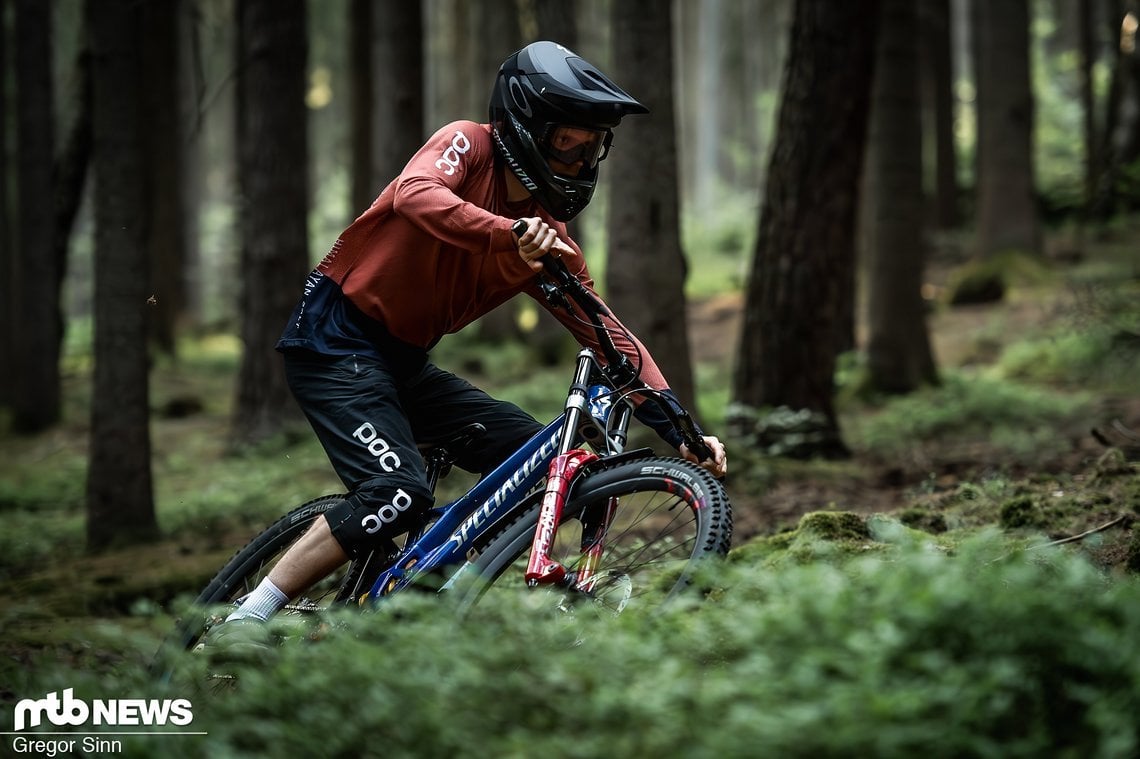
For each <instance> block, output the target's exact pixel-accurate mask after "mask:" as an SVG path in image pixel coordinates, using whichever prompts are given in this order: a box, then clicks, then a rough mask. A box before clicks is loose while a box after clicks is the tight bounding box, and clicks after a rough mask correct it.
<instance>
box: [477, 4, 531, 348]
mask: <svg viewBox="0 0 1140 759" xmlns="http://www.w3.org/2000/svg"><path fill="white" fill-rule="evenodd" d="M468 13H469V14H471V19H470V23H471V26H470V28H471V29H474V30H475V45H474V48H473V58H474V60H473V61H472V66H471V77H472V78H471V80H470V82H471V86H470V87H468V91H467V100H468V103H467V112H468V114H469V115H468V116H467V117H466V118H469V119H473V120H475V121H479V122H485V121H487V119H488V105H489V98H490V94H491V85H492V84H493V83H494V81H495V77H496V76H497V75H498V73H499V67H500V66H501V65H503V61H505V60H506V59H507V56H508V55H510V54H511V53H513V52H515V51H516V50H518V49H519V48H521V47H522V46H523V42H522V31H521V29H520V27H519V13H518V6H517V5H516V4H515V3H514V2H513V1H512V2H503V0H471V1H470V4H469V6H468ZM520 308H521V304H519V303H517V302H515V301H508V302H507V303H504V304H503V305H501V306H499V307H498V308H496V309H495V310H494V311H492V312H491V313H489V314H487V315H485V316H483V317H482V318H481V319H479V321H478V325H477V329H478V331H479V337H480V339H482V340H486V341H487V342H490V343H501V342H505V341H513V340H517V339H519V338H520V337H522V329H521V328H520V326H519V319H518V316H519V309H520Z"/></svg>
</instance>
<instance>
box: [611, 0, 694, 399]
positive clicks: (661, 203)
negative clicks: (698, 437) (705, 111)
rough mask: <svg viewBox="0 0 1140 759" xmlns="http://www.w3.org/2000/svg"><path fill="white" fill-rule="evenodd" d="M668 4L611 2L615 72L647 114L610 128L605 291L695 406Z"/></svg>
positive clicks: (680, 392)
mask: <svg viewBox="0 0 1140 759" xmlns="http://www.w3.org/2000/svg"><path fill="white" fill-rule="evenodd" d="M671 7H672V3H671V0H637V1H636V2H634V0H625V2H620V3H615V4H614V5H613V33H614V39H615V44H614V46H613V76H614V79H615V80H616V81H617V82H618V83H619V84H620V86H621V87H622V88H624V89H627V90H628V91H629V92H630V93H631V94H632V95H633V96H634V97H636V98H638V99H639V100H640V101H641V102H642V103H643V104H644V105H645V106H646V107H647V108H649V110H650V115H648V116H631V117H629V118H627V119H626V120H625V122H624V123H622V124H621V125H620V126H619V127H618V128H617V129H616V130H615V138H614V149H613V153H612V155H611V157H610V158H609V159H608V160H607V161H606V163H607V164H609V165H608V166H605V168H604V169H603V170H606V171H609V172H610V214H609V224H608V239H609V257H608V260H607V264H606V300H607V301H608V302H609V304H610V306H611V307H612V308H613V309H614V312H615V313H616V314H618V315H619V318H621V319H622V320H623V321H624V322H625V324H626V326H628V327H629V328H630V329H631V330H632V331H633V333H634V334H635V335H637V336H638V337H639V338H640V339H641V341H642V342H643V343H645V345H646V347H647V348H649V351H650V352H651V353H652V354H653V357H654V359H655V360H656V361H657V364H658V366H659V367H660V368H661V371H662V372H663V373H664V375H665V376H666V377H667V378H668V379H669V384H670V386H671V387H672V389H673V391H674V392H675V393H676V394H677V397H678V398H680V400H681V403H683V404H684V405H685V407H686V408H689V409H693V410H695V409H696V404H695V403H694V400H695V399H694V394H693V368H692V360H691V358H690V353H689V339H688V332H687V329H686V328H687V319H686V317H685V276H686V273H687V272H686V269H687V265H686V262H685V256H684V254H683V253H682V251H681V231H680V219H679V216H680V213H679V208H678V200H677V194H678V187H677V139H676V132H675V126H674V116H673V77H672V76H671V74H670V72H672V71H673V45H672V40H673V22H672V14H671V11H670V9H671ZM662 72H664V73H662ZM603 165H604V164H603Z"/></svg>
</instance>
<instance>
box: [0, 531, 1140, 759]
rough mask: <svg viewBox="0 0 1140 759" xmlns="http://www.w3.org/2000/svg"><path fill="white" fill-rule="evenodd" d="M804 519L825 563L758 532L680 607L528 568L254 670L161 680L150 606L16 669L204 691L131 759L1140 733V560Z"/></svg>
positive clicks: (1019, 742)
mask: <svg viewBox="0 0 1140 759" xmlns="http://www.w3.org/2000/svg"><path fill="white" fill-rule="evenodd" d="M801 531H802V534H801V535H800V537H798V538H796V539H794V540H793V541H792V542H793V545H792V546H791V547H790V549H789V550H786V551H783V552H782V553H785V554H794V553H795V552H796V551H798V550H803V551H808V552H810V553H811V555H812V556H813V557H814V558H813V560H811V561H805V560H796V561H786V560H783V561H771V560H767V559H764V558H762V557H759V556H750V555H749V554H748V551H749V550H750V548H751V547H750V546H747V547H744V548H741V549H738V550H737V552H736V554H735V555H734V557H733V558H734V560H733V561H730V562H728V563H719V564H717V565H715V566H710V567H709V568H708V571H707V573H706V574H705V575H704V576H702V577H701V582H700V586H701V588H702V589H703V591H704V593H703V599H702V598H701V597H699V596H697V595H695V594H694V595H693V596H692V597H690V598H688V599H682V600H681V602H679V603H678V604H677V605H675V606H674V607H672V608H670V609H668V610H666V612H665V613H663V614H649V613H640V612H639V611H637V610H636V609H630V610H627V611H626V612H625V613H624V614H622V615H621V616H619V617H616V618H614V617H609V616H598V615H594V614H577V615H570V614H566V613H564V612H559V611H557V610H556V609H555V608H554V607H553V606H551V607H550V608H546V609H543V608H541V607H538V608H536V606H535V605H534V604H533V603H532V602H531V600H532V599H530V598H528V596H527V595H526V591H525V590H524V589H521V588H520V589H519V590H518V591H517V592H515V593H506V594H501V595H499V596H498V597H497V603H496V604H494V605H487V606H479V607H476V609H475V611H474V612H473V613H472V614H471V615H470V616H468V617H466V618H464V619H462V620H460V619H457V618H456V617H455V616H454V615H453V614H452V611H451V609H450V607H449V606H448V605H447V604H446V602H445V601H443V600H441V599H439V598H436V597H431V596H418V595H411V596H399V597H396V598H395V599H393V601H392V602H391V603H389V604H386V605H385V606H382V607H381V608H380V609H379V610H378V611H375V612H372V613H367V614H363V615H361V614H343V615H334V616H331V617H329V618H328V619H327V620H326V622H327V625H326V627H325V628H324V629H323V631H322V632H321V634H320V635H319V636H317V637H318V638H319V640H316V641H313V640H309V639H304V640H295V641H293V642H291V643H287V644H286V645H284V646H283V647H281V648H280V649H278V650H276V651H275V653H274V656H273V657H272V659H271V660H270V661H269V662H268V663H267V664H264V665H258V666H251V667H241V666H237V665H229V666H228V667H226V668H225V670H226V673H227V674H230V675H234V676H236V680H224V681H218V680H207V679H206V677H205V675H206V673H207V671H216V669H217V665H214V666H213V667H208V666H207V665H206V663H205V662H204V661H203V660H202V659H201V657H193V656H187V657H186V659H185V661H184V663H183V667H182V669H181V670H180V672H179V675H178V677H176V679H175V680H174V681H173V683H172V684H170V685H168V686H165V687H162V686H159V685H158V684H156V683H154V682H151V681H149V680H148V679H147V678H146V677H145V675H143V674H142V672H141V665H142V664H143V663H144V661H143V660H144V657H143V654H142V653H141V652H143V651H147V650H149V649H148V646H153V645H154V643H155V641H154V639H153V637H152V634H151V633H150V632H147V629H146V628H145V627H142V626H139V627H136V628H134V629H133V630H131V631H128V632H125V633H121V634H120V636H119V637H118V638H117V639H112V638H111V636H110V635H108V634H107V631H104V632H103V633H102V634H100V635H99V637H100V641H101V642H100V645H101V646H105V647H111V648H113V649H117V650H120V651H133V653H124V654H122V656H123V657H124V658H123V659H122V660H120V661H119V663H118V665H117V666H116V667H114V668H113V670H112V671H110V672H107V671H104V672H102V673H100V674H98V675H97V674H96V673H94V672H91V671H89V670H87V669H84V668H76V669H69V668H66V667H58V666H56V667H49V668H46V669H37V668H34V667H33V668H25V669H23V670H21V671H19V672H15V673H11V674H10V677H11V679H6V682H8V683H10V684H11V685H10V687H11V688H12V689H13V691H14V692H16V693H20V694H33V695H35V694H42V693H45V692H50V691H52V690H62V689H64V688H74V689H75V695H76V697H79V698H87V699H94V698H109V697H124V696H126V695H127V694H130V696H132V697H136V698H137V697H156V698H157V697H161V698H173V697H182V698H186V699H188V700H189V701H190V702H191V703H192V705H193V713H194V721H193V723H192V727H193V729H195V730H200V731H202V732H205V733H208V734H207V735H201V736H187V737H184V738H180V739H178V740H169V741H166V742H164V743H162V745H161V747H159V746H158V745H157V743H156V742H157V741H158V740H160V739H159V738H156V737H153V736H129V737H126V738H125V739H124V753H125V754H126V755H132V756H151V755H154V753H155V752H157V751H158V750H159V749H160V748H161V751H162V753H163V754H164V755H166V756H171V757H179V756H195V757H196V756H223V755H224V756H263V755H264V754H265V751H266V747H267V746H289V748H290V751H291V752H293V753H296V754H297V755H308V756H365V755H376V754H377V753H382V754H383V755H384V756H393V757H402V756H408V757H411V756H461V757H462V756H488V755H493V756H535V755H544V754H551V755H556V756H566V757H596V756H668V757H673V756H677V757H681V756H684V757H724V756H733V757H735V756H741V757H743V756H797V757H798V756H803V757H808V756H877V757H896V756H897V757H906V756H915V755H920V754H930V755H935V756H1004V757H1023V756H1024V757H1031V756H1043V755H1050V756H1105V757H1117V756H1118V757H1125V756H1132V755H1135V753H1136V752H1137V751H1138V750H1140V725H1138V723H1137V722H1136V720H1135V714H1136V712H1137V710H1138V709H1140V650H1138V649H1137V648H1136V646H1134V645H1133V643H1134V641H1135V640H1136V638H1137V636H1138V635H1140V581H1138V580H1137V579H1135V578H1133V577H1121V576H1111V575H1106V574H1105V573H1104V572H1102V571H1100V570H1099V569H1097V568H1096V567H1095V566H1094V565H1093V564H1091V563H1090V562H1089V561H1087V559H1086V558H1084V557H1083V556H1082V554H1081V553H1080V552H1079V551H1073V550H1071V549H1068V548H1066V547H1044V548H1040V549H1035V548H1033V547H1029V548H1025V549H1020V548H1017V547H1011V545H1010V543H1009V542H1008V541H1007V540H1006V539H1004V538H1003V537H1001V536H999V535H998V534H996V533H995V532H984V533H982V534H979V535H976V536H974V537H972V538H969V539H966V540H963V541H961V542H958V543H957V544H955V545H953V546H952V547H948V546H946V545H944V544H942V543H940V542H938V541H936V540H932V539H929V538H928V537H926V536H924V535H923V534H922V533H919V532H914V531H911V530H909V529H907V528H905V527H903V526H901V525H900V524H898V523H897V522H894V523H891V522H890V521H889V520H881V521H880V522H879V523H876V522H874V521H870V522H868V521H866V520H860V519H858V518H852V517H850V516H844V515H842V514H830V515H818V516H815V517H812V518H810V519H805V522H804V524H802V525H801ZM809 534H810V537H809ZM797 541H802V543H799V545H798V547H797V545H796V543H797ZM847 543H849V544H850V545H851V548H850V549H848V550H838V549H836V548H835V546H837V545H843V544H847ZM828 544H831V545H832V547H831V548H824V546H827V545H828ZM866 544H871V545H877V546H879V547H878V548H877V549H875V550H863V549H862V548H861V547H862V546H864V545H866ZM777 553H779V552H777ZM219 686H221V687H219ZM302 705H303V707H302ZM2 714H3V715H4V717H3V718H4V719H7V718H8V715H9V714H10V711H8V710H4V711H3V712H2ZM283 715H288V716H287V718H284V717H283Z"/></svg>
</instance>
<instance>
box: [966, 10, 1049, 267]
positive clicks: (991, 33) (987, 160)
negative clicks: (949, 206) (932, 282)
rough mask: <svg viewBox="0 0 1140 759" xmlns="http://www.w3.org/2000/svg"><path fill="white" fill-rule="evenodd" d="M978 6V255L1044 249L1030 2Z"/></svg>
mask: <svg viewBox="0 0 1140 759" xmlns="http://www.w3.org/2000/svg"><path fill="white" fill-rule="evenodd" d="M973 1H974V2H975V3H977V6H976V18H977V24H976V25H975V28H974V33H975V34H976V35H977V38H978V40H977V44H976V45H975V49H976V51H977V56H978V58H977V75H976V77H975V80H976V83H977V92H978V95H977V97H978V100H977V102H978V157H977V160H978V172H977V177H978V180H977V181H978V190H977V195H978V201H977V203H978V214H977V230H978V231H977V235H978V241H977V245H978V252H979V254H980V255H981V256H982V257H989V256H993V255H995V254H998V253H1002V252H1009V251H1021V252H1025V253H1029V254H1033V255H1036V254H1038V253H1040V251H1041V230H1040V223H1039V220H1038V217H1037V206H1036V195H1035V190H1034V177H1033V93H1032V91H1031V90H1030V79H1029V8H1028V0H973Z"/></svg>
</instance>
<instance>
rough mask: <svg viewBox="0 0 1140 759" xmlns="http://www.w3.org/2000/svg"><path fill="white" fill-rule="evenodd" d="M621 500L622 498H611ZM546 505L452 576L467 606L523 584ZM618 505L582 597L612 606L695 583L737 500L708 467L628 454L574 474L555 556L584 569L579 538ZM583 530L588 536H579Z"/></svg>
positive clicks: (725, 532) (642, 604) (722, 545)
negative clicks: (634, 457) (627, 457)
mask: <svg viewBox="0 0 1140 759" xmlns="http://www.w3.org/2000/svg"><path fill="white" fill-rule="evenodd" d="M611 499H616V500H611ZM540 510H541V504H540V503H539V504H536V505H534V506H532V507H531V508H530V509H527V510H526V511H524V512H522V513H521V514H520V515H519V517H518V518H517V519H516V520H514V521H513V522H512V523H511V524H509V525H506V526H505V527H504V528H503V530H502V531H501V532H500V533H499V534H498V535H497V536H495V537H494V538H493V539H492V540H491V542H490V543H489V544H488V545H487V547H486V548H485V549H484V550H483V551H482V552H481V553H480V554H479V556H478V557H476V558H475V559H473V560H471V561H469V562H468V563H467V564H466V565H464V566H463V568H462V569H461V570H460V573H459V574H457V575H456V578H455V580H456V582H455V583H454V587H455V588H456V589H457V590H458V591H459V592H460V594H461V601H460V605H461V607H469V606H470V605H471V604H473V603H475V602H476V601H479V600H480V599H483V601H481V602H485V601H486V600H487V598H489V596H486V597H485V596H484V594H487V593H488V592H489V591H492V592H494V591H497V590H498V589H500V588H502V589H507V588H525V582H524V579H523V574H524V571H525V569H526V561H527V558H528V557H529V550H530V547H531V543H532V541H533V538H534V532H535V528H536V526H537V524H538V517H539V512H540ZM608 510H612V519H610V521H609V527H608V529H607V530H606V531H605V535H604V538H603V541H604V549H603V551H602V554H601V557H600V561H599V563H598V565H597V566H596V567H595V568H594V569H593V572H592V574H593V577H594V581H593V582H592V583H591V585H590V586H589V587H588V588H587V589H585V590H574V591H567V592H566V593H563V594H560V595H562V598H561V599H560V600H559V601H558V603H560V604H561V603H563V602H564V601H565V600H566V599H567V598H570V599H571V600H573V599H574V598H575V597H577V598H585V599H588V600H590V601H592V602H593V603H594V604H595V605H596V606H599V607H601V608H604V609H608V610H609V611H612V612H615V613H616V612H620V611H622V610H624V609H625V608H627V607H632V608H644V609H649V608H653V607H655V606H659V605H660V604H662V603H664V602H666V601H668V600H669V599H671V598H672V597H674V596H675V595H677V594H678V593H679V592H681V591H682V590H683V589H684V588H686V587H688V586H689V585H690V583H691V580H692V577H693V573H694V571H695V570H696V568H697V567H698V565H699V564H700V563H701V562H702V561H703V560H705V559H707V558H710V557H715V556H723V555H725V554H727V553H728V549H729V545H730V542H731V539H732V507H731V504H730V503H729V500H728V495H727V494H726V493H725V491H724V488H723V486H722V485H721V484H720V483H719V482H717V480H716V479H715V478H713V476H712V475H711V474H709V473H708V472H707V471H705V470H704V469H702V468H700V467H699V466H696V465H695V464H691V463H689V462H686V461H682V460H680V459H671V458H646V459H637V460H633V461H627V462H624V463H620V464H615V465H614V466H612V467H610V468H608V469H604V470H602V471H599V472H595V473H592V474H589V475H587V476H586V477H583V478H581V479H579V480H577V481H576V482H575V483H574V485H573V487H572V489H571V492H570V497H569V499H568V501H567V503H566V506H565V508H564V509H563V514H562V517H563V522H562V524H561V525H560V526H559V527H558V533H557V539H556V542H555V546H554V549H553V550H552V551H551V557H552V558H553V559H555V560H556V561H559V562H561V563H562V564H563V566H565V567H566V568H567V570H569V571H570V572H579V571H581V569H582V566H581V561H582V558H581V557H582V555H583V551H582V548H583V543H584V542H585V543H590V542H591V536H592V534H593V532H594V530H595V529H596V526H597V524H598V523H599V519H602V520H603V521H604V520H605V518H606V517H605V516H604V515H605V514H606V513H607V511H608ZM583 535H586V539H585V540H583Z"/></svg>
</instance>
